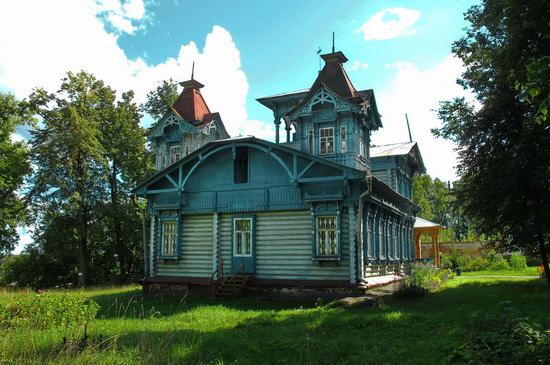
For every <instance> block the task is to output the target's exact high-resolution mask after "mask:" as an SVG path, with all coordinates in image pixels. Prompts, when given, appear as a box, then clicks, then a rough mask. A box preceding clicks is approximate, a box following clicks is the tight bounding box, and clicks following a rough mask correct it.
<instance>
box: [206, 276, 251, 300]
mask: <svg viewBox="0 0 550 365" xmlns="http://www.w3.org/2000/svg"><path fill="white" fill-rule="evenodd" d="M253 278H254V275H249V274H233V275H231V276H228V277H224V278H223V280H222V281H221V282H220V283H219V286H218V287H217V288H216V290H215V291H214V299H229V298H235V297H237V296H238V295H239V294H240V293H242V292H243V290H244V289H245V288H246V286H247V284H248V283H249V282H250V281H252V279H253Z"/></svg>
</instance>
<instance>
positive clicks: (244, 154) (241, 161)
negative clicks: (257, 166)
mask: <svg viewBox="0 0 550 365" xmlns="http://www.w3.org/2000/svg"><path fill="white" fill-rule="evenodd" d="M233 177H234V181H235V184H244V183H247V182H248V147H237V148H236V151H235V160H234V161H233Z"/></svg>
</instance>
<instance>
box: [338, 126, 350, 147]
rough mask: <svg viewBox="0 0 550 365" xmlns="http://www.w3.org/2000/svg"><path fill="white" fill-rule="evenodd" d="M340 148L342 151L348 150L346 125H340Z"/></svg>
mask: <svg viewBox="0 0 550 365" xmlns="http://www.w3.org/2000/svg"><path fill="white" fill-rule="evenodd" d="M340 148H341V150H342V152H348V143H347V140H346V127H340Z"/></svg>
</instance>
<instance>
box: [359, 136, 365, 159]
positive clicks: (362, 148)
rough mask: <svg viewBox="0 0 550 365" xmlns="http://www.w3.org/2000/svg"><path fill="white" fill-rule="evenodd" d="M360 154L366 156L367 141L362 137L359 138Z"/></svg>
mask: <svg viewBox="0 0 550 365" xmlns="http://www.w3.org/2000/svg"><path fill="white" fill-rule="evenodd" d="M359 155H360V156H361V157H365V142H364V141H363V140H362V139H361V140H359Z"/></svg>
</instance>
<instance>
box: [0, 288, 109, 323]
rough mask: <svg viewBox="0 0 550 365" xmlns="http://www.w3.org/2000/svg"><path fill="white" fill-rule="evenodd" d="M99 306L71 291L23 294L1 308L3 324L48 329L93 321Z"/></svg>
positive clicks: (0, 319) (0, 316)
mask: <svg viewBox="0 0 550 365" xmlns="http://www.w3.org/2000/svg"><path fill="white" fill-rule="evenodd" d="M98 310H99V305H98V304H97V303H96V302H94V301H93V300H90V299H86V298H83V297H81V296H79V295H75V294H71V293H62V294H57V293H46V294H34V295H30V296H23V297H21V298H20V299H17V300H15V301H13V302H11V303H9V304H8V305H6V306H5V308H3V309H2V308H0V327H5V328H17V327H26V328H33V329H46V328H50V327H56V326H62V325H63V326H66V327H69V326H80V325H83V324H85V323H88V322H90V321H91V320H93V319H94V318H95V316H96V314H97V311H98Z"/></svg>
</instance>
